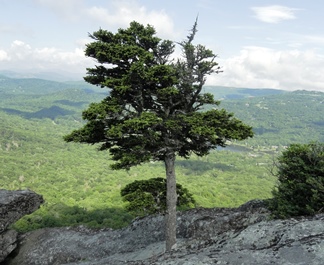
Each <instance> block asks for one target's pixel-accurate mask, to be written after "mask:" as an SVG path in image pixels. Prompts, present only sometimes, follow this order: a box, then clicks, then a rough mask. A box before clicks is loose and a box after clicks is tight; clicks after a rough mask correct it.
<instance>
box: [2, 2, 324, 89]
mask: <svg viewBox="0 0 324 265" xmlns="http://www.w3.org/2000/svg"><path fill="white" fill-rule="evenodd" d="M323 14H324V1H323V0H309V1H306V0H277V1H273V0H272V1H270V0H268V1H266V0H227V1H224V0H195V1H194V0H164V1H157V0H156V1H155V0H0V36H1V38H0V71H2V70H10V71H15V72H21V73H38V72H57V73H64V74H65V75H66V76H67V78H71V79H75V78H79V79H80V80H81V79H82V77H83V76H84V75H85V73H86V68H87V67H93V65H94V64H95V62H94V60H93V59H91V58H87V57H85V55H84V49H85V45H86V43H89V42H90V41H91V39H90V38H89V37H88V34H89V33H93V32H94V31H97V30H98V29H100V28H102V29H106V30H108V31H111V32H116V31H117V30H118V29H119V28H127V27H128V26H129V23H130V22H131V21H137V22H140V23H142V24H144V25H147V24H150V25H152V26H154V28H155V29H156V31H157V36H158V37H160V38H162V39H170V40H172V41H175V42H180V41H182V40H184V39H185V38H186V36H187V35H188V32H189V31H190V29H191V28H192V26H193V24H194V22H195V19H196V17H198V32H197V34H196V37H195V42H194V43H195V44H202V45H204V46H206V47H207V48H209V49H211V50H212V51H213V52H214V53H215V54H217V60H216V61H217V62H218V63H219V66H221V68H222V70H223V72H222V73H219V74H212V75H210V76H208V77H207V81H206V85H214V86H229V87H245V88H274V89H284V90H290V91H292V90H313V91H322V92H324V16H323ZM179 55H180V53H179Z"/></svg>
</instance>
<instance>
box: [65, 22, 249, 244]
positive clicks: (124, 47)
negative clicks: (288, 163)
mask: <svg viewBox="0 0 324 265" xmlns="http://www.w3.org/2000/svg"><path fill="white" fill-rule="evenodd" d="M196 32H197V21H196V22H195V24H194V26H193V28H192V30H191V31H190V34H189V35H188V36H187V39H186V40H184V41H182V42H180V43H178V44H179V45H180V47H181V49H182V57H181V58H179V59H174V58H173V59H172V56H173V54H174V49H175V44H174V43H173V42H172V41H170V40H161V39H160V38H158V37H157V36H156V32H155V30H154V28H153V27H152V26H150V25H147V26H143V25H141V24H139V23H137V22H132V23H130V26H129V28H127V29H119V30H118V32H117V33H115V34H114V33H112V32H109V31H106V30H103V29H100V30H98V31H96V32H94V33H93V34H91V35H90V37H91V38H92V39H93V42H91V43H89V44H88V45H87V47H86V51H85V54H86V56H88V57H90V58H94V59H95V60H96V61H97V62H98V63H99V64H98V65H96V66H95V67H94V68H88V69H87V76H86V77H85V78H84V79H85V80H86V81H87V82H89V83H91V84H94V85H97V86H101V87H106V88H108V89H109V95H108V96H107V97H106V98H105V99H104V100H102V101H101V102H100V103H92V104H91V105H90V106H89V108H88V109H87V110H85V111H84V112H83V119H84V120H86V121H87V123H86V124H85V125H84V127H82V128H81V129H78V130H75V131H73V132H72V133H71V134H69V135H67V136H65V140H66V141H74V142H80V143H89V144H96V143H99V144H100V147H99V149H100V150H109V151H110V154H111V158H112V159H113V160H114V161H116V163H115V164H114V165H113V166H112V167H113V168H114V169H129V168H130V167H132V166H135V165H139V164H141V163H143V162H148V161H151V160H160V161H163V162H164V163H165V168H166V179H167V203H168V206H167V209H168V211H167V218H168V219H167V222H166V224H167V227H166V241H167V250H171V248H172V247H173V246H175V234H176V228H175V227H176V200H177V195H176V178H175V169H174V167H175V166H174V162H175V158H176V156H177V155H178V156H181V157H185V158H189V156H190V154H191V153H195V154H197V155H198V156H203V155H206V154H208V153H209V151H210V150H212V149H215V148H216V147H217V146H222V147H225V146H226V144H227V141H228V140H243V139H246V138H248V137H252V135H253V132H252V128H251V127H250V126H247V125H245V124H244V123H243V122H241V121H240V120H238V119H236V118H234V116H233V114H232V113H228V112H227V111H226V110H224V109H219V108H218V105H219V104H220V102H219V101H216V100H214V98H213V96H212V95H211V94H209V93H202V89H203V85H204V84H205V81H206V76H207V75H209V74H211V73H218V72H219V71H220V67H219V66H218V64H217V63H216V62H215V58H216V55H215V54H214V53H213V52H212V51H211V50H209V49H207V48H206V47H205V46H203V45H194V44H193V40H194V37H195V34H196ZM206 104H209V105H212V106H214V107H213V109H211V110H208V111H203V106H204V105H206Z"/></svg>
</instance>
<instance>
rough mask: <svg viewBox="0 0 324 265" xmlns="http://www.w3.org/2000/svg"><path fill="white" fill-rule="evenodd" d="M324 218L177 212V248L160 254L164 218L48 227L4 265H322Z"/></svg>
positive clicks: (255, 205)
mask: <svg viewBox="0 0 324 265" xmlns="http://www.w3.org/2000/svg"><path fill="white" fill-rule="evenodd" d="M323 221H324V215H323V214H322V215H316V216H313V217H304V218H299V219H289V220H270V219H269V212H268V210H267V209H266V207H265V204H264V202H263V201H252V202H249V203H247V204H245V205H243V206H241V207H239V208H235V209H219V208H215V209H192V210H189V211H186V212H181V213H178V219H177V222H178V230H177V234H178V235H177V236H178V247H177V249H176V250H174V251H172V252H171V253H164V249H165V242H164V217H163V216H162V215H156V216H149V217H145V218H141V219H137V220H134V222H133V223H132V224H131V225H130V226H129V227H127V228H124V229H120V230H109V229H106V230H105V229H102V230H94V229H88V228H85V227H82V226H81V227H76V228H48V229H40V230H37V231H33V232H29V233H27V234H24V235H22V236H21V237H20V247H19V249H18V251H17V253H16V254H15V255H14V256H12V257H11V260H10V261H8V262H7V263H6V264H7V265H15V264H16V265H18V264H19V265H31V264H33V265H43V264H44V265H45V264H46V265H51V264H53V265H54V264H55V265H58V264H65V265H106V264H114V265H119V264H134V265H135V264H138V265H139V264H142V265H153V264H160V265H162V264H163V265H180V264H182V265H183V264H187V265H190V264H192V265H193V264H195V265H197V264H231V265H235V264H240V265H241V264H249V265H256V264H258V265H259V264H262V265H267V264H278V265H279V264H280V265H288V264H289V265H292V264H299V265H306V264H307V265H311V264H313V265H317V264H318V265H322V264H323V260H324V227H323Z"/></svg>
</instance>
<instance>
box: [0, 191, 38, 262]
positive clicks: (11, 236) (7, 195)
mask: <svg viewBox="0 0 324 265" xmlns="http://www.w3.org/2000/svg"><path fill="white" fill-rule="evenodd" d="M41 203H43V198H42V196H40V195H38V194H36V193H34V192H32V191H29V190H20V191H8V190H3V189H0V262H2V261H3V260H4V259H5V258H6V256H7V255H8V254H9V253H11V252H12V251H13V250H14V249H15V248H16V246H17V232H16V231H13V230H7V229H8V227H9V226H10V225H11V224H13V223H14V222H16V221H18V220H19V219H20V218H21V217H23V216H24V215H26V214H30V213H32V212H34V211H35V210H36V209H38V208H39V206H40V204H41Z"/></svg>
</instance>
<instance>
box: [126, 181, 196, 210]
mask: <svg viewBox="0 0 324 265" xmlns="http://www.w3.org/2000/svg"><path fill="white" fill-rule="evenodd" d="M177 195H178V200H177V206H178V209H181V210H182V209H187V208H190V207H191V206H193V205H194V204H195V200H194V198H193V196H192V194H191V193H189V191H188V190H187V189H186V188H183V187H182V186H181V185H180V184H177ZM121 196H122V197H123V200H124V201H127V202H129V204H128V205H127V206H126V209H127V210H128V211H129V212H131V213H132V214H133V215H136V216H145V215H149V214H154V213H163V212H165V211H166V179H164V178H151V179H148V180H136V181H134V182H132V183H130V184H128V185H126V186H125V187H124V188H123V189H122V190H121Z"/></svg>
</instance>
